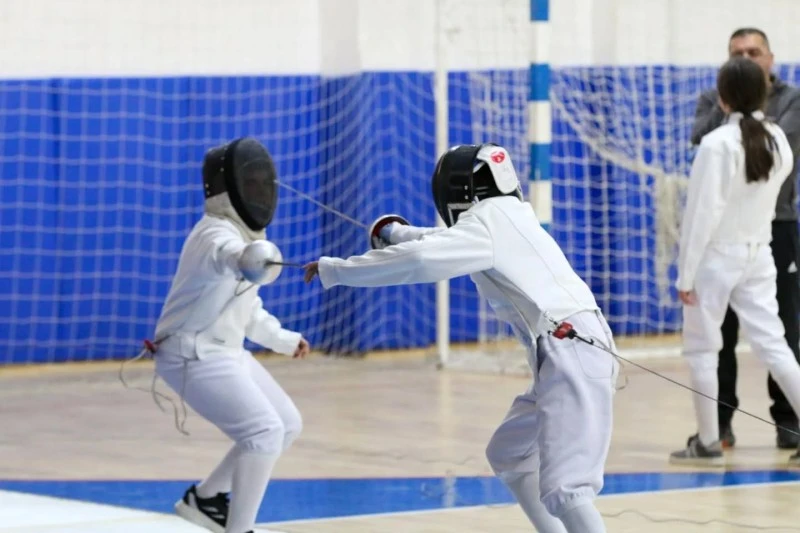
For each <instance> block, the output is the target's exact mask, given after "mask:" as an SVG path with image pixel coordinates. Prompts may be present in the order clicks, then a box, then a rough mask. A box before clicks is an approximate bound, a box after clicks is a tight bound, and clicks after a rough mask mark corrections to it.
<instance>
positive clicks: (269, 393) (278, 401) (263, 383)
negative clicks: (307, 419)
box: [245, 352, 303, 452]
mask: <svg viewBox="0 0 800 533" xmlns="http://www.w3.org/2000/svg"><path fill="white" fill-rule="evenodd" d="M245 357H246V360H247V365H248V367H249V368H250V375H251V376H252V378H253V381H255V383H256V385H258V388H260V389H261V392H263V393H264V396H266V397H267V399H268V400H269V402H270V403H271V404H272V406H273V407H274V408H275V411H276V412H277V413H278V416H280V418H281V422H283V428H284V433H283V446H282V450H281V451H284V452H285V451H286V450H287V449H288V448H289V447H290V446H291V445H292V443H293V442H294V441H295V439H297V437H298V436H299V435H300V433H301V432H302V431H303V418H302V417H301V416H300V411H299V410H298V409H297V406H295V404H294V402H293V401H292V399H291V398H290V397H289V395H288V394H286V392H285V391H284V390H283V388H282V387H281V386H280V385H279V384H278V382H277V381H275V378H273V377H272V374H270V373H269V372H268V371H267V369H266V368H264V365H262V364H261V363H259V362H258V360H257V359H256V358H255V357H253V355H252V354H251V353H249V352H248V353H247V355H246V356H245Z"/></svg>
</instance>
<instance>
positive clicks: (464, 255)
mask: <svg viewBox="0 0 800 533" xmlns="http://www.w3.org/2000/svg"><path fill="white" fill-rule="evenodd" d="M426 229H427V228H426ZM434 229H436V230H437V231H433V232H430V233H428V234H426V235H425V236H424V238H420V239H417V240H408V241H405V242H401V243H400V244H396V245H393V246H389V247H387V248H384V249H382V250H372V251H370V252H367V253H366V254H364V255H359V256H353V257H350V258H348V259H338V258H331V257H322V258H320V260H319V278H320V281H321V282H322V286H323V287H325V288H326V289H327V288H330V287H333V286H336V285H347V286H350V287H380V286H385V285H410V284H413V283H432V282H435V281H441V280H445V279H450V278H455V277H458V276H463V275H466V274H473V273H475V272H480V271H482V270H488V269H490V268H492V266H493V265H494V244H493V242H492V238H491V235H490V234H489V231H488V230H487V229H486V226H484V224H483V223H482V222H481V221H480V220H478V219H477V218H476V217H474V216H472V215H470V214H468V213H464V214H462V215H461V217H460V218H459V220H458V223H457V224H456V225H454V226H453V227H451V228H447V229H444V228H442V229H441V230H439V229H438V228H434ZM392 238H393V239H394V231H393V232H392Z"/></svg>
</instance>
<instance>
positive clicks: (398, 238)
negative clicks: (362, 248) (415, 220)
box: [381, 222, 447, 244]
mask: <svg viewBox="0 0 800 533" xmlns="http://www.w3.org/2000/svg"><path fill="white" fill-rule="evenodd" d="M386 229H387V230H388V232H389V235H388V238H387V239H386V240H388V241H389V242H390V243H392V244H400V243H401V242H408V241H418V240H420V239H422V238H423V237H425V236H427V235H435V234H436V233H440V232H442V231H444V230H445V229H447V228H438V227H437V228H426V227H421V226H407V225H405V224H398V223H396V222H395V223H394V224H390V225H388V226H387V227H386ZM381 236H383V234H382V235H381Z"/></svg>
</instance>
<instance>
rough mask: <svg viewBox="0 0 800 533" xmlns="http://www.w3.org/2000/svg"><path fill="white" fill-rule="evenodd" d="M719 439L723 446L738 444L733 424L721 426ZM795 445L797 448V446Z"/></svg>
mask: <svg viewBox="0 0 800 533" xmlns="http://www.w3.org/2000/svg"><path fill="white" fill-rule="evenodd" d="M719 440H720V442H721V443H722V447H723V448H733V447H734V446H736V435H734V434H733V429H731V426H720V428H719ZM793 447H794V448H796V447H797V446H793Z"/></svg>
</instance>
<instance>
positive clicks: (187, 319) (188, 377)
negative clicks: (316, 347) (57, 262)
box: [155, 138, 309, 533]
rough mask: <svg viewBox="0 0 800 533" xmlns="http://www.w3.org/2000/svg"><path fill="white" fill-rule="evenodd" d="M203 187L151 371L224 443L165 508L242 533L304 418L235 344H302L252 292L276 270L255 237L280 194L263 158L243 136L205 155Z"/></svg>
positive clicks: (296, 352) (271, 250)
mask: <svg viewBox="0 0 800 533" xmlns="http://www.w3.org/2000/svg"><path fill="white" fill-rule="evenodd" d="M203 184H204V188H205V198H206V199H205V216H203V217H202V218H201V219H200V221H199V222H198V223H197V224H196V225H195V226H194V228H193V229H192V231H191V233H190V234H189V236H188V237H187V239H186V242H185V243H184V245H183V250H182V251H181V257H180V261H179V263H178V270H177V272H176V274H175V277H174V279H173V281H172V286H171V288H170V291H169V294H168V296H167V299H166V303H165V304H164V308H163V311H162V313H161V317H160V319H159V321H158V326H157V328H156V339H157V341H158V342H159V344H158V349H157V351H156V353H155V362H156V372H157V373H158V375H159V376H160V377H161V378H162V379H163V380H164V381H165V382H166V383H167V384H168V385H169V386H170V387H171V388H172V389H173V390H174V391H175V392H177V393H178V394H180V395H181V397H182V398H183V399H184V400H185V401H186V403H187V404H189V406H191V407H192V408H193V409H194V410H195V411H197V413H199V414H200V415H201V416H202V417H203V418H205V419H206V420H208V421H209V422H211V423H212V424H214V425H216V426H217V427H218V428H219V429H220V430H221V431H222V432H223V433H225V434H226V435H227V436H228V437H230V438H231V439H232V440H233V441H234V444H233V447H232V448H231V449H230V451H229V452H228V454H227V455H226V456H225V457H224V458H223V459H222V462H221V463H220V464H219V465H218V466H217V467H216V468H215V469H214V471H213V472H211V474H210V475H209V476H208V477H207V478H206V479H204V480H203V481H202V482H201V483H200V484H199V485H197V486H194V485H193V486H192V487H190V488H189V489H188V490H187V491H186V493H185V494H184V496H183V498H182V499H180V500H179V501H178V502H177V503H176V504H175V509H176V512H177V513H178V514H179V515H180V516H182V517H183V518H185V519H186V520H189V521H190V522H192V523H194V524H196V525H199V526H202V527H205V528H206V529H209V530H211V531H215V532H217V533H246V532H250V531H252V530H253V527H254V522H255V520H256V514H257V512H258V508H259V506H260V504H261V500H262V499H263V497H264V493H265V491H266V487H267V484H268V482H269V478H270V474H271V472H272V468H273V466H274V465H275V462H276V461H277V460H278V457H279V456H280V454H281V453H282V452H283V451H285V450H286V449H287V448H288V447H289V445H290V444H291V443H292V441H293V440H294V439H295V438H296V437H297V435H298V434H299V433H300V430H301V425H302V422H301V418H300V413H299V412H298V410H297V408H296V407H295V405H294V403H293V402H292V400H291V399H290V398H289V396H287V394H286V393H285V392H284V391H283V389H282V388H281V387H280V386H279V385H278V383H276V381H275V380H274V379H273V378H272V376H271V375H270V374H269V372H267V370H266V369H265V368H264V367H263V366H262V365H261V364H260V363H259V362H258V361H256V359H255V358H253V355H252V354H251V353H250V352H249V351H247V350H245V349H244V339H245V337H246V338H248V339H250V340H251V341H253V342H256V343H258V344H260V345H262V346H264V347H266V348H270V349H272V350H274V351H276V352H278V353H282V354H286V355H293V356H294V357H305V355H306V354H307V353H308V350H309V346H308V343H307V342H306V341H305V340H304V339H303V338H302V336H301V335H300V333H296V332H293V331H288V330H286V329H283V328H282V327H281V324H280V322H279V321H278V319H277V318H275V317H274V316H272V315H270V314H269V313H268V312H267V311H265V310H264V309H263V307H262V305H263V303H262V301H261V298H260V297H259V296H258V285H263V284H266V283H270V282H272V281H274V279H275V278H276V277H277V275H278V273H279V267H275V266H269V265H267V261H269V260H272V261H280V260H281V259H282V258H281V256H280V252H279V251H278V249H277V247H276V246H275V245H274V244H272V243H271V242H269V241H267V240H266V234H265V228H266V227H267V225H268V224H269V223H270V221H271V220H272V217H273V214H274V211H275V207H276V204H277V198H278V197H277V179H276V174H275V168H274V165H273V162H272V158H271V157H270V154H269V152H268V151H267V150H266V148H264V146H262V145H261V144H260V143H259V142H258V141H256V140H255V139H252V138H243V139H237V140H234V141H232V142H230V143H228V144H226V145H224V146H219V147H217V148H213V149H211V150H210V151H209V152H208V153H207V154H206V156H205V160H204V163H203ZM231 492H232V496H230V498H229V493H231Z"/></svg>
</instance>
